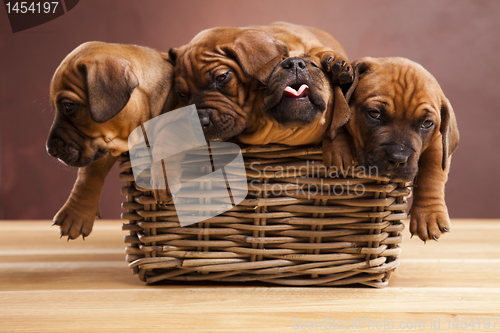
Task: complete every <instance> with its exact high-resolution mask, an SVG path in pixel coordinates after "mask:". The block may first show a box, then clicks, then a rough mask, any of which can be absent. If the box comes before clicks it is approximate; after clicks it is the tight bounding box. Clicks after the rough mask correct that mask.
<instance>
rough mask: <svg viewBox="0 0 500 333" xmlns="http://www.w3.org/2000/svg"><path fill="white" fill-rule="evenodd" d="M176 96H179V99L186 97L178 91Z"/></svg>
mask: <svg viewBox="0 0 500 333" xmlns="http://www.w3.org/2000/svg"><path fill="white" fill-rule="evenodd" d="M177 96H179V98H180V99H187V95H186V94H184V93H181V92H180V91H179V92H178V93H177Z"/></svg>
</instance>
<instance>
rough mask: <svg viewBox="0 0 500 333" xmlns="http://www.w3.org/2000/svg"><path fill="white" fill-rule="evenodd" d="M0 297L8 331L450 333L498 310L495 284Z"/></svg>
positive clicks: (47, 293) (68, 292) (77, 292)
mask: <svg viewBox="0 0 500 333" xmlns="http://www.w3.org/2000/svg"><path fill="white" fill-rule="evenodd" d="M0 297H1V298H2V305H0V309H1V311H0V323H1V327H2V330H3V331H5V332H14V331H19V330H20V331H29V330H35V331H36V332H97V331H105V332H120V331H124V330H126V331H128V332H131V331H139V332H281V331H283V332H286V331H289V332H291V331H294V326H298V325H301V326H304V325H306V326H308V322H314V323H315V324H316V323H317V322H324V323H327V322H328V321H329V320H327V319H335V320H336V321H337V322H339V321H342V322H348V321H351V320H353V319H354V321H358V322H359V321H360V320H362V319H363V318H364V319H367V320H370V321H373V322H374V325H377V324H375V323H376V322H381V323H382V322H384V320H385V322H386V323H388V322H393V323H394V325H400V323H401V322H405V325H410V324H409V323H413V324H412V325H416V322H423V323H424V325H425V328H427V329H429V328H430V325H431V321H433V322H436V321H438V320H439V321H440V326H441V328H443V330H440V331H443V332H448V331H453V330H446V329H444V328H445V326H446V324H447V322H446V321H447V320H448V319H450V320H454V318H459V319H460V318H467V319H468V320H471V319H473V318H474V319H476V320H477V319H481V320H484V319H485V318H492V317H498V316H499V313H498V309H500V301H499V300H500V288H489V289H485V288H404V289H400V288H387V289H383V290H375V289H356V288H352V289H350V288H254V287H251V288H247V287H236V288H235V287H217V288H206V287H198V288H192V287H189V288H186V287H175V288H174V287H169V288H146V289H139V290H137V289H128V288H127V289H120V290H57V291H27V292H0ZM7 304H8V306H7ZM303 322H304V323H305V324H302V323H303ZM497 325H500V323H497ZM363 328H365V330H363V329H361V331H366V326H364V327H363ZM497 328H498V326H497ZM377 331H387V332H390V331H394V330H377ZM395 331H398V330H395ZM494 331H495V330H494ZM496 331H498V330H496Z"/></svg>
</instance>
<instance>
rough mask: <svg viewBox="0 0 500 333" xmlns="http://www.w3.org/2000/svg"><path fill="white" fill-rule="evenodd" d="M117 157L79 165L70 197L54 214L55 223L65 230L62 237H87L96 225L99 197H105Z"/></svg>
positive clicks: (107, 157)
mask: <svg viewBox="0 0 500 333" xmlns="http://www.w3.org/2000/svg"><path fill="white" fill-rule="evenodd" d="M116 159H117V157H115V156H112V155H111V154H108V155H107V156H106V157H104V158H102V159H99V160H97V161H95V162H93V163H92V164H90V165H88V166H86V167H83V168H79V169H78V176H77V178H76V182H75V185H74V186H73V189H72V190H71V193H70V195H69V198H68V200H67V201H66V203H65V204H64V206H63V207H62V208H61V209H60V210H59V212H57V214H56V216H54V225H58V226H59V227H60V230H61V237H62V236H68V240H69V239H76V238H78V236H80V235H82V237H83V238H84V239H85V237H87V236H88V235H89V234H90V232H91V231H92V227H93V226H94V220H95V217H96V216H99V215H100V211H99V199H100V198H101V192H102V188H103V186H104V179H105V178H106V176H107V175H108V173H109V171H110V170H111V168H112V167H113V165H114V164H115V162H116Z"/></svg>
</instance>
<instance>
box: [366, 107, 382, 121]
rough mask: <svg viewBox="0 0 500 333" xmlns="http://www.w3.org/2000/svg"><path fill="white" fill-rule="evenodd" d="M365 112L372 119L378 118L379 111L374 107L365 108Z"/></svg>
mask: <svg viewBox="0 0 500 333" xmlns="http://www.w3.org/2000/svg"><path fill="white" fill-rule="evenodd" d="M366 112H367V113H368V115H369V116H370V117H372V118H373V119H380V111H378V110H375V109H368V110H366Z"/></svg>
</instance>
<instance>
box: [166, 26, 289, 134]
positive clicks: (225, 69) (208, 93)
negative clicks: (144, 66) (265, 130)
mask: <svg viewBox="0 0 500 333" xmlns="http://www.w3.org/2000/svg"><path fill="white" fill-rule="evenodd" d="M287 53H288V47H287V46H286V45H285V44H284V43H282V42H280V41H278V40H276V39H274V38H272V37H271V36H269V35H268V34H267V33H265V32H264V31H262V30H259V29H253V28H213V29H209V30H205V31H203V32H201V33H200V34H198V35H197V36H196V37H195V38H194V39H193V40H192V41H191V42H190V43H189V44H188V45H185V46H183V47H180V48H177V49H172V50H170V52H169V55H170V59H171V61H172V62H173V64H174V65H175V69H174V71H175V90H176V93H177V95H178V100H179V102H180V105H179V106H185V105H190V104H195V105H196V108H197V110H198V114H199V117H200V122H201V125H202V127H203V131H204V134H205V137H206V139H207V140H209V141H218V140H226V139H229V138H231V137H233V136H236V135H238V134H239V133H241V132H242V131H243V130H244V129H245V126H246V123H247V121H248V118H249V115H250V111H251V108H252V103H253V100H254V98H255V95H256V93H255V91H256V89H258V87H259V85H260V84H263V83H265V82H267V79H268V77H269V75H270V73H271V72H272V69H273V68H274V67H275V66H276V64H277V63H278V62H279V61H281V59H282V58H283V57H284V56H286V55H287Z"/></svg>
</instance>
